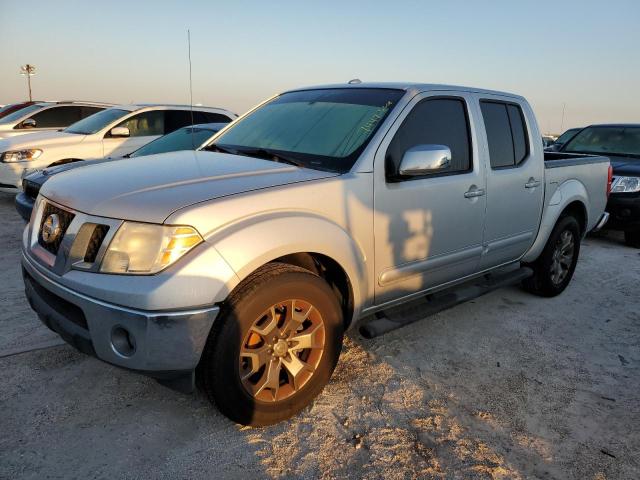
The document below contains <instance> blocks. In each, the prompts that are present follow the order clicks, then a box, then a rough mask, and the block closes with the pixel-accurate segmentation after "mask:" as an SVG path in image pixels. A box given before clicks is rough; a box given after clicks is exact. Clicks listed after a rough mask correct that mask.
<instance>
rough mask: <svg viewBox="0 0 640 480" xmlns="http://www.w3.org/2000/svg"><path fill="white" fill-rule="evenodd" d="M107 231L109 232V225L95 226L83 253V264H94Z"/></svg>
mask: <svg viewBox="0 0 640 480" xmlns="http://www.w3.org/2000/svg"><path fill="white" fill-rule="evenodd" d="M108 231H109V225H96V226H95V228H94V229H93V233H92V234H91V238H90V239H89V244H88V245H87V250H86V251H85V253H84V261H85V262H88V263H94V262H95V261H96V257H97V256H98V251H99V250H100V246H101V245H102V242H103V241H104V237H106V236H107V232H108Z"/></svg>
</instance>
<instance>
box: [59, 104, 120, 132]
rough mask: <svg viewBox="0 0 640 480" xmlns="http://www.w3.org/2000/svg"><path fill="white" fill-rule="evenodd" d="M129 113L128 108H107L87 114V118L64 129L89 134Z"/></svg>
mask: <svg viewBox="0 0 640 480" xmlns="http://www.w3.org/2000/svg"><path fill="white" fill-rule="evenodd" d="M128 113H130V112H129V111H128V110H121V109H119V108H107V109H106V110H102V111H100V112H98V113H94V114H93V115H89V116H88V117H87V118H83V119H82V120H80V121H79V122H76V123H74V124H72V125H69V126H68V127H67V128H66V129H65V130H64V131H65V132H67V133H77V134H80V135H91V134H92V133H96V132H97V131H99V130H102V129H103V128H104V127H106V126H107V125H109V124H110V123H111V122H115V121H116V120H118V119H119V118H122V117H124V116H125V115H126V114H128Z"/></svg>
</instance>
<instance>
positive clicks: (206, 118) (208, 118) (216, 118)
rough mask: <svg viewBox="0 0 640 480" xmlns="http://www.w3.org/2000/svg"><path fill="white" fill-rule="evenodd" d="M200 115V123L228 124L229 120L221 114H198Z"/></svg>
mask: <svg viewBox="0 0 640 480" xmlns="http://www.w3.org/2000/svg"><path fill="white" fill-rule="evenodd" d="M199 113H200V114H201V115H202V119H203V120H202V123H229V122H230V121H231V119H230V118H229V117H227V116H226V115H223V114H222V113H213V112H199Z"/></svg>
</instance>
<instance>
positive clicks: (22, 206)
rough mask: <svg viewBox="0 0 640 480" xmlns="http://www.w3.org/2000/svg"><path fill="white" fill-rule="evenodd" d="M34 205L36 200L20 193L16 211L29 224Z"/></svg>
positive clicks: (17, 197)
mask: <svg viewBox="0 0 640 480" xmlns="http://www.w3.org/2000/svg"><path fill="white" fill-rule="evenodd" d="M34 204H35V200H34V199H33V198H31V197H30V196H28V195H27V194H26V193H24V192H20V193H18V194H17V195H16V199H15V205H16V210H17V211H18V213H19V214H20V216H21V217H22V219H23V220H24V221H25V222H28V221H29V220H30V219H31V212H32V211H33V205H34Z"/></svg>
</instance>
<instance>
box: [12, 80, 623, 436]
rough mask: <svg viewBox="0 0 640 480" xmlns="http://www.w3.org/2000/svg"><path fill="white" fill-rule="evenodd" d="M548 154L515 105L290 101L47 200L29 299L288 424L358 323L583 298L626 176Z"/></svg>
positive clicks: (32, 227) (511, 99) (137, 359)
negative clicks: (583, 261) (514, 286)
mask: <svg viewBox="0 0 640 480" xmlns="http://www.w3.org/2000/svg"><path fill="white" fill-rule="evenodd" d="M540 138H541V136H540V132H539V130H538V126H537V124H536V120H535V117H534V115H533V112H532V110H531V107H530V106H529V104H528V103H527V102H526V100H525V99H524V98H522V97H520V96H517V95H512V94H507V93H499V92H494V91H487V90H481V89H475V88H462V87H451V86H441V85H423V84H400V83H398V84H353V85H352V84H349V85H333V86H322V87H315V88H304V89H299V90H293V91H289V92H286V93H283V94H280V95H277V96H275V97H273V98H271V99H268V100H267V101H265V102H264V103H262V104H260V105H259V106H257V107H256V108H254V109H253V110H251V111H249V112H248V113H246V114H245V115H244V116H243V117H241V118H240V119H239V120H237V121H236V122H234V123H233V124H231V125H230V126H228V127H226V128H225V129H223V130H222V131H221V132H220V133H218V134H217V135H216V136H215V137H214V138H213V139H212V141H211V143H210V144H209V145H208V146H206V147H204V148H202V149H200V150H199V151H195V152H191V151H185V152H174V153H169V154H163V155H158V156H150V157H143V158H138V159H134V160H124V161H121V162H116V163H117V168H116V165H115V163H113V164H110V163H104V164H98V165H93V166H87V167H84V168H78V169H75V170H72V171H69V172H65V173H63V174H61V175H57V176H56V177H54V178H52V179H51V180H50V181H48V182H47V183H46V184H45V185H44V186H43V188H42V190H41V192H40V195H39V196H38V198H37V201H36V205H35V208H34V212H33V214H32V217H31V222H30V224H29V225H28V226H27V228H26V229H25V231H24V238H23V254H22V265H23V275H24V282H25V288H26V295H27V298H28V300H29V302H30V304H31V306H32V307H33V309H34V310H35V311H36V312H37V313H38V314H39V316H40V318H41V319H42V321H43V322H44V323H45V324H46V325H47V326H49V327H50V328H51V329H52V330H54V331H55V332H57V333H58V334H59V335H60V336H61V337H62V338H64V339H65V340H66V341H68V342H69V343H70V344H72V345H74V346H75V347H76V348H78V349H79V350H81V351H83V352H86V353H88V354H90V355H94V356H96V357H97V358H99V359H101V360H103V361H105V362H108V363H111V364H113V365H117V366H120V367H124V368H128V369H132V370H135V371H138V372H141V373H144V374H147V375H150V376H153V377H155V378H157V379H159V380H160V381H161V382H163V383H165V384H167V385H169V386H171V387H173V388H175V389H179V390H182V391H190V390H192V389H193V388H194V385H195V383H196V381H197V382H198V384H199V385H201V386H202V388H203V389H204V390H205V391H206V393H207V394H208V396H209V397H210V399H211V400H212V401H213V402H215V403H216V404H217V405H218V408H219V409H220V410H221V411H222V412H223V413H224V414H225V415H227V416H228V417H229V418H231V419H233V420H234V421H236V422H240V423H243V424H249V425H266V424H271V423H274V422H277V421H280V420H282V419H285V418H287V417H289V416H291V415H293V414H295V413H296V412H298V411H299V410H300V409H302V408H303V407H304V406H305V405H307V404H308V403H309V402H311V400H312V399H313V398H314V397H315V396H316V395H317V394H318V393H319V392H320V391H321V390H322V388H323V387H324V385H325V384H326V383H327V381H328V380H329V378H330V376H331V374H332V372H333V369H334V367H335V365H336V362H337V361H338V357H339V355H340V350H341V347H342V339H343V335H344V332H345V330H347V329H348V328H349V327H351V326H353V325H354V323H355V321H356V320H357V319H359V318H362V317H368V316H369V315H370V314H373V313H376V312H378V315H380V312H383V311H385V309H388V308H390V307H392V306H394V305H396V304H400V303H402V302H406V301H408V300H411V299H413V298H416V297H418V296H425V295H429V298H433V296H434V295H435V296H437V293H438V292H442V291H443V290H444V289H451V288H455V287H456V286H462V285H466V284H469V282H474V281H478V279H487V278H490V277H491V276H492V275H495V276H497V278H500V275H512V276H511V277H509V278H512V279H513V278H516V279H518V280H521V281H522V282H523V284H524V286H525V288H526V289H528V290H530V291H531V292H533V293H536V294H539V295H542V296H552V295H557V294H559V293H560V292H562V291H563V290H564V289H565V288H566V286H567V284H568V283H569V281H570V280H571V277H572V275H573V272H574V269H575V266H576V262H577V260H578V253H579V250H580V241H581V239H582V238H583V236H584V235H585V234H586V233H587V232H589V231H590V230H592V229H594V228H597V227H598V226H601V225H602V224H603V223H604V222H605V221H606V218H607V217H606V214H605V213H604V208H605V204H606V201H607V190H608V188H609V185H610V183H609V178H610V173H608V170H609V160H608V159H607V158H605V157H593V156H591V157H590V156H579V155H567V154H549V156H548V157H546V158H545V156H544V155H545V154H544V153H543V147H542V142H541V141H540ZM503 272H505V273H503ZM513 272H516V275H515V276H513ZM483 281H484V280H483ZM498 283H499V282H498ZM364 331H366V330H364Z"/></svg>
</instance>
